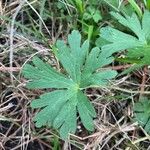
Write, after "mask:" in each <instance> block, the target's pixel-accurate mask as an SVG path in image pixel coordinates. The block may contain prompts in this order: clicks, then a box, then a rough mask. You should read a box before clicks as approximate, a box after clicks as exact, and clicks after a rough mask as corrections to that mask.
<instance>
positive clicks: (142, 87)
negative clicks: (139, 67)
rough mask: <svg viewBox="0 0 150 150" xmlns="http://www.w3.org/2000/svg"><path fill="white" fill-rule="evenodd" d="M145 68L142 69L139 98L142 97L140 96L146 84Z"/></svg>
mask: <svg viewBox="0 0 150 150" xmlns="http://www.w3.org/2000/svg"><path fill="white" fill-rule="evenodd" d="M147 71H148V69H147V66H145V67H144V69H143V77H142V83H141V86H140V87H141V90H140V96H139V98H141V97H142V95H143V94H144V91H145V83H146V79H147Z"/></svg>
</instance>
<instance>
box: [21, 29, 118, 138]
mask: <svg viewBox="0 0 150 150" xmlns="http://www.w3.org/2000/svg"><path fill="white" fill-rule="evenodd" d="M56 46H57V50H56V49H55V55H56V57H57V58H58V60H59V61H60V63H61V65H62V67H63V69H64V70H65V71H66V72H65V74H62V73H60V72H58V71H56V70H55V69H53V68H52V67H51V66H50V65H49V64H46V63H44V62H43V61H42V60H41V59H39V58H37V57H34V58H33V64H32V65H29V64H26V65H25V67H24V68H23V72H22V73H23V75H24V77H26V78H28V79H29V82H28V83H27V87H28V88H32V89H34V88H39V89H42V88H44V89H45V88H54V90H53V91H52V92H48V93H45V94H43V95H41V96H40V97H39V98H38V99H35V100H33V101H32V103H31V107H32V108H41V110H40V111H39V112H38V113H37V114H36V115H35V117H34V121H35V122H36V126H37V127H42V126H45V125H47V126H49V127H53V128H55V129H57V130H58V131H59V133H60V136H61V137H62V138H63V139H66V138H67V137H68V135H69V133H73V134H74V133H75V132H76V127H77V113H79V117H80V118H81V121H82V123H83V125H84V127H85V128H86V129H87V130H89V131H93V130H94V124H93V118H95V117H96V112H95V109H94V107H93V105H92V104H91V102H90V101H89V99H88V97H87V96H86V95H85V94H84V93H83V92H82V89H86V88H88V87H89V86H91V87H95V86H103V85H106V84H108V83H109V80H110V79H112V78H114V77H115V76H116V74H117V73H116V71H112V70H106V69H102V67H103V66H105V65H108V64H110V63H112V61H113V59H112V58H111V57H109V56H108V55H103V54H102V53H101V51H100V49H99V48H97V47H96V48H93V49H92V50H91V51H90V52H89V42H88V41H87V40H86V41H85V42H83V44H81V35H80V33H79V32H78V31H76V30H74V31H72V33H71V34H70V35H68V44H65V43H64V42H63V41H60V40H58V41H57V43H56ZM99 68H101V70H100V72H98V71H97V69H99Z"/></svg>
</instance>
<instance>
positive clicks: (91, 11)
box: [83, 6, 102, 23]
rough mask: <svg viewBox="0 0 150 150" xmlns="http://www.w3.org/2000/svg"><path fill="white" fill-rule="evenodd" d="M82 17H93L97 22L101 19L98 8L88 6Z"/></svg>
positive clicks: (85, 18) (87, 18) (86, 18)
mask: <svg viewBox="0 0 150 150" xmlns="http://www.w3.org/2000/svg"><path fill="white" fill-rule="evenodd" d="M83 19H84V20H89V19H93V20H94V22H95V23H98V22H99V21H100V20H101V19H102V16H101V12H100V11H99V10H98V9H95V8H94V7H91V6H89V7H87V10H86V12H85V13H84V14H83Z"/></svg>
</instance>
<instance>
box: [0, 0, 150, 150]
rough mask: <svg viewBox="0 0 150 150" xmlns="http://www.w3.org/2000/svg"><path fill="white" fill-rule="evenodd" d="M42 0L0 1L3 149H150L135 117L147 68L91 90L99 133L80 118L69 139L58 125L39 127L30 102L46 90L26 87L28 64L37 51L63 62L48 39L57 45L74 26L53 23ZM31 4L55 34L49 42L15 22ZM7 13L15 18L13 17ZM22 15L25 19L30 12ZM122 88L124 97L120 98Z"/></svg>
mask: <svg viewBox="0 0 150 150" xmlns="http://www.w3.org/2000/svg"><path fill="white" fill-rule="evenodd" d="M38 3H39V2H38V1H37V0H34V1H32V2H31V1H27V0H24V1H23V0H22V1H19V0H10V1H5V2H4V1H0V15H1V16H3V18H1V19H0V25H1V29H2V31H1V32H0V34H1V37H0V149H2V150H10V149H11V150H34V149H36V150H51V149H52V150H55V149H54V147H55V146H58V147H57V149H58V148H59V147H60V149H64V150H78V149H79V150H80V149H81V150H83V149H84V150H97V149H98V150H108V149H109V150H144V149H145V150H146V149H147V150H148V149H150V146H149V145H150V141H149V140H150V137H149V135H147V134H146V132H145V131H144V130H143V129H142V128H141V129H139V128H138V126H137V123H134V122H132V121H131V120H132V119H131V118H132V117H133V110H132V105H133V104H134V100H133V99H134V98H136V97H138V96H139V93H140V92H139V90H140V88H141V87H140V85H141V83H142V93H144V94H150V93H149V92H147V93H146V92H145V91H144V88H149V85H148V84H149V76H148V73H147V78H146V79H145V81H143V80H141V78H142V76H143V70H141V71H139V72H135V74H134V75H133V76H125V77H123V78H120V79H117V80H116V81H115V82H114V83H113V84H114V87H116V89H115V88H114V87H113V88H108V89H96V90H93V89H89V90H88V91H87V94H88V96H89V97H90V99H91V100H92V102H93V104H94V105H95V108H96V110H97V114H98V115H97V118H96V119H95V121H94V122H95V131H94V132H93V133H88V132H87V131H86V130H85V129H84V128H83V127H82V125H81V124H80V122H79V124H78V129H77V133H76V135H71V138H70V139H69V140H68V141H65V142H64V141H62V140H61V139H60V137H59V136H58V134H57V132H56V131H54V130H53V129H49V128H40V129H37V128H36V127H35V125H34V122H33V121H32V118H33V116H34V115H35V113H37V111H35V110H32V109H31V108H30V102H31V100H32V99H34V98H35V97H37V96H38V95H39V94H41V93H42V92H43V91H40V90H33V91H30V90H27V89H26V88H25V83H26V80H25V79H24V78H23V77H22V76H21V70H22V67H23V66H24V65H25V63H27V62H28V61H30V59H31V58H32V57H33V56H35V55H37V54H38V55H40V56H41V57H43V58H44V59H45V60H47V61H48V62H49V63H50V64H51V65H53V66H56V67H58V66H57V65H58V63H57V61H56V60H55V58H54V56H53V55H52V53H51V49H50V48H49V46H48V45H47V44H49V45H51V44H53V43H54V42H55V41H56V39H57V38H58V37H62V38H64V39H65V37H66V36H65V35H66V34H67V33H68V32H69V31H70V28H69V25H68V26H67V28H66V30H64V32H63V31H62V30H63V25H62V22H57V21H56V19H55V18H53V17H51V21H52V22H53V23H52V24H51V26H50V25H47V24H46V23H45V22H44V20H43V19H42V17H40V14H39V13H38V11H37V10H36V9H34V6H36V4H38ZM25 8H28V9H30V10H32V12H34V13H35V14H36V17H37V18H39V20H40V21H41V22H42V24H43V25H42V31H44V32H45V33H47V36H48V37H49V38H48V41H47V42H48V43H46V44H45V43H43V42H39V40H38V39H36V37H34V38H33V36H31V35H29V34H26V35H24V34H22V32H20V31H19V30H17V29H18V26H16V24H15V21H17V19H18V14H22V13H23V10H24V9H25ZM20 16H21V15H20ZM4 17H5V18H11V21H8V19H4ZM19 19H24V16H23V15H22V16H21V17H20V18H19ZM35 21H36V20H35ZM55 23H56V24H57V30H56V29H55ZM40 28H41V27H40ZM121 69H122V68H121ZM144 73H145V72H144ZM143 82H144V83H143ZM143 87H144V88H143ZM120 91H121V92H122V93H123V94H124V95H123V96H124V97H122V98H120V99H121V100H120V101H118V100H117V97H119V96H120V95H121V94H120ZM132 91H133V92H132ZM118 99H119V98H118ZM55 144H56V145H55Z"/></svg>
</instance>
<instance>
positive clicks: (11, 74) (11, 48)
mask: <svg viewBox="0 0 150 150" xmlns="http://www.w3.org/2000/svg"><path fill="white" fill-rule="evenodd" d="M24 2H25V1H24V0H21V1H20V4H19V6H18V7H17V9H16V12H15V13H14V15H13V17H12V22H11V28H10V49H9V51H10V53H9V63H10V68H12V67H13V41H14V39H13V36H14V25H15V19H16V17H17V15H18V13H19V11H20V10H21V8H22V6H23V4H24ZM10 78H11V83H12V84H13V72H12V71H11V70H10Z"/></svg>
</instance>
